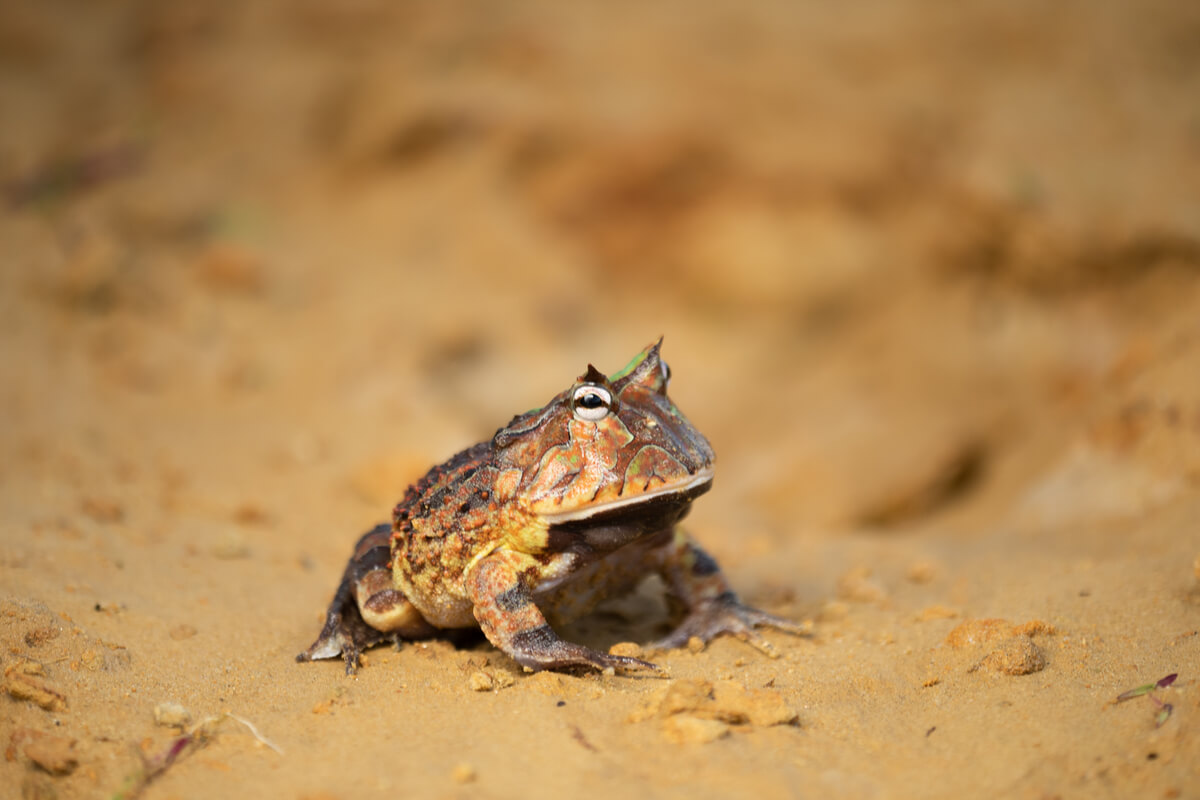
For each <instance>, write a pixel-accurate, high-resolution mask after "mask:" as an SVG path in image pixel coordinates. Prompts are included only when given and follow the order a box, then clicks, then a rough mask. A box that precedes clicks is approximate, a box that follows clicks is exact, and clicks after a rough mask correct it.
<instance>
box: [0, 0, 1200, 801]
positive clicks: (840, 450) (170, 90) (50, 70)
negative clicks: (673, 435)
mask: <svg viewBox="0 0 1200 801" xmlns="http://www.w3.org/2000/svg"><path fill="white" fill-rule="evenodd" d="M234 5H235V6H236V8H234V6H229V5H225V6H223V7H222V8H217V6H216V5H214V4H207V3H173V2H150V1H148V2H115V1H114V2H108V3H90V2H88V3H85V2H45V1H42V2H13V3H5V4H3V5H2V6H0V117H2V118H3V125H0V179H2V180H3V189H4V198H3V201H4V204H5V208H4V211H3V213H2V214H0V252H2V254H3V261H2V262H0V646H2V659H3V664H4V672H5V675H4V677H3V681H4V689H5V692H4V694H3V695H2V696H0V707H2V711H0V743H3V745H4V747H5V759H4V760H3V761H0V795H6V796H20V795H25V796H28V797H58V796H113V795H114V794H125V795H128V794H141V795H146V796H163V797H172V796H174V797H193V796H214V795H215V796H238V795H250V796H292V797H331V796H436V797H476V796H585V797H593V796H594V797H608V796H618V797H624V796H655V797H664V796H666V797H671V796H697V795H700V796H710V795H719V796H823V795H832V796H894V795H918V796H960V795H961V796H1048V797H1055V796H1094V797H1110V796H1139V797H1168V798H1173V797H1181V796H1182V797H1188V796H1190V797H1196V796H1198V795H1200V743H1198V733H1200V726H1198V722H1200V685H1198V684H1197V670H1198V668H1200V634H1198V629H1200V580H1198V577H1197V576H1198V574H1200V536H1198V533H1200V378H1198V376H1200V9H1198V7H1197V6H1196V5H1195V4H1192V3H1186V2H1179V3H1154V2H1147V3H1137V4H1134V3H1126V4H1101V3H1091V2H1089V3H1080V4H1069V3H1056V4H1053V5H1051V6H1045V5H1044V4H1031V5H1024V4H1020V3H1008V2H1004V3H991V4H971V5H970V6H969V7H968V6H963V5H959V4H945V3H931V4H925V5H898V4H869V5H861V4H854V5H853V6H852V7H846V8H838V9H837V10H835V9H834V8H833V6H832V5H828V6H826V5H817V4H800V3H787V2H779V3H769V2H763V3H755V4H750V5H743V4H740V3H732V2H731V3H728V4H725V3H706V4H694V3H675V4H652V5H645V4H621V3H617V4H613V3H604V4H601V3H588V4H558V3H551V2H546V3H540V4H533V3H513V4H504V5H500V4H473V5H471V4H459V3H436V4H434V3H428V4H417V3H391V2H368V1H367V0H356V2H349V3H338V4H331V3H326V2H317V1H316V0H313V1H312V2H293V3H286V4H283V3H280V4H266V3H245V4H234ZM335 5H336V8H335ZM659 335H665V337H666V341H665V344H664V351H663V352H664V355H665V356H666V358H667V359H668V360H669V361H670V363H671V366H672V369H673V372H674V376H675V378H674V381H673V384H672V395H673V396H674V398H675V399H676V400H677V402H678V403H679V405H680V406H681V407H682V408H683V409H684V410H685V411H686V412H687V413H688V415H689V417H690V418H691V419H692V420H693V421H694V422H695V424H696V425H697V426H698V427H699V428H700V429H701V430H703V431H704V432H705V433H706V434H707V435H708V436H709V438H710V439H711V440H712V442H713V443H714V446H715V447H716V449H717V452H718V457H719V461H718V470H717V478H716V483H715V488H714V490H713V492H712V493H710V494H709V495H708V496H706V497H704V498H703V499H701V500H700V501H699V502H698V503H697V505H696V508H695V509H694V511H693V514H692V516H691V518H689V525H690V528H691V530H692V532H693V533H694V534H695V535H696V536H697V537H698V538H699V539H700V540H701V541H702V542H704V543H705V544H706V545H707V546H708V547H709V548H710V550H711V551H712V552H713V553H714V554H715V555H716V556H717V558H718V559H719V561H720V562H721V563H722V564H723V566H724V567H725V569H726V571H727V572H728V574H729V575H730V577H731V579H732V580H733V582H734V584H735V585H736V587H737V588H738V590H739V591H740V592H741V593H742V595H743V597H745V598H746V599H747V600H749V601H751V602H752V603H755V604H757V605H760V606H763V607H765V608H767V609H769V610H772V611H774V612H776V613H779V614H783V615H788V616H791V617H793V618H795V619H797V620H808V621H811V622H812V635H811V636H810V637H794V636H789V635H785V634H782V633H771V634H770V635H769V636H770V639H771V641H772V642H773V643H774V644H775V646H776V648H777V649H778V656H777V658H773V659H772V658H768V657H767V656H764V655H762V654H760V653H759V652H757V651H755V650H753V649H752V648H750V647H749V646H747V645H746V644H744V643H741V642H738V641H737V640H733V639H728V638H726V639H722V640H719V641H717V642H715V643H713V644H711V645H710V646H709V647H708V648H707V649H704V650H702V651H692V650H678V651H671V652H668V653H660V654H656V655H654V658H655V659H657V660H658V661H660V662H661V663H662V664H664V665H666V666H668V667H669V669H670V671H671V674H672V677H671V679H670V680H662V679H651V678H634V677H623V676H602V675H595V674H569V673H540V674H533V675H531V674H526V673H523V672H522V671H521V670H520V669H519V668H518V667H517V666H516V665H515V664H514V663H513V662H511V661H510V660H509V659H507V658H506V657H504V656H503V655H502V654H501V653H499V652H498V651H496V650H495V649H493V648H491V647H490V646H489V645H488V644H487V643H486V642H484V641H482V640H479V641H475V642H471V641H468V642H466V643H463V644H458V645H455V644H451V643H448V642H444V641H433V642H429V643H422V644H411V645H407V646H406V647H404V648H403V649H401V650H399V651H393V650H390V649H387V648H377V649H375V650H372V651H371V652H370V653H369V655H368V659H367V665H366V666H365V668H364V669H363V670H361V671H360V672H359V675H358V676H357V677H353V678H348V677H346V676H345V675H343V672H342V666H341V664H340V663H338V662H336V661H331V662H323V663H319V664H296V663H295V662H293V661H292V658H293V656H294V655H295V654H296V653H297V652H298V651H300V650H301V649H303V648H304V647H306V646H307V645H308V644H309V642H311V640H312V638H313V637H314V636H315V634H316V631H317V629H318V627H319V623H320V619H321V615H322V613H323V610H324V608H325V604H326V603H327V601H328V599H329V597H330V595H331V593H332V591H333V589H334V586H335V584H336V582H337V580H338V578H339V576H340V573H341V571H342V568H343V565H344V563H345V559H346V557H347V555H348V553H349V549H350V547H351V545H352V543H353V541H354V539H355V537H356V536H357V535H358V534H359V533H360V532H361V531H363V530H365V529H366V528H367V527H369V526H370V525H372V524H374V523H375V522H377V521H380V520H384V519H386V518H387V516H388V514H389V511H390V508H391V506H392V504H393V503H394V502H395V501H396V500H397V499H398V498H399V497H400V496H401V495H402V493H403V490H404V487H405V486H406V485H407V483H408V482H409V481H411V480H413V479H415V478H416V477H418V476H419V475H420V474H421V473H422V472H424V470H425V469H426V468H427V467H429V466H430V465H431V464H433V463H434V462H436V461H439V460H441V459H443V458H445V457H446V456H448V455H450V454H451V453H453V452H455V451H456V450H458V449H460V448H462V447H465V446H466V445H468V444H470V443H472V442H475V441H477V440H479V439H482V438H484V437H486V436H489V435H490V434H491V433H492V431H493V430H494V429H495V428H496V427H497V426H499V425H500V424H502V423H504V422H505V421H507V420H508V418H509V417H510V416H511V415H513V414H514V413H516V412H519V411H523V410H525V409H528V408H530V407H533V406H535V405H539V404H541V403H543V402H544V401H545V400H546V399H548V398H549V397H550V396H551V395H553V394H554V393H555V392H557V391H558V390H559V389H561V388H562V387H563V386H565V385H566V384H568V383H569V382H570V381H572V380H573V379H574V377H575V376H576V375H578V374H579V373H580V372H581V371H582V370H583V368H584V366H585V365H586V364H587V363H588V362H589V361H591V362H594V363H595V364H596V365H598V366H599V367H601V368H602V369H604V370H606V371H612V370H615V369H617V368H619V367H620V366H621V365H623V364H624V363H625V362H626V361H627V360H628V359H629V358H630V357H631V356H632V355H633V354H634V353H635V352H637V351H638V350H639V349H640V348H641V347H642V346H643V345H645V344H646V343H647V342H650V341H652V340H653V339H655V338H656V337H658V336H659ZM655 590H656V588H655V587H654V586H653V585H652V584H651V585H649V586H647V587H644V588H643V589H642V591H641V592H640V593H639V594H638V595H637V596H635V597H634V598H632V599H626V600H625V601H623V602H620V603H616V604H614V605H613V606H612V607H611V608H607V609H605V610H603V611H601V612H600V613H597V614H595V615H593V616H591V617H590V618H587V619H585V620H583V621H580V622H578V623H576V624H574V625H573V626H572V627H570V629H569V630H568V631H567V633H568V635H569V636H570V637H571V638H574V639H577V640H580V641H584V642H587V643H589V644H592V645H594V646H596V647H602V648H606V647H609V646H612V645H613V644H616V643H620V642H643V643H644V642H648V641H650V640H652V639H653V638H655V637H656V636H658V635H659V634H661V633H662V632H663V631H664V629H665V626H666V625H667V620H666V617H665V611H664V607H663V605H662V603H661V600H660V599H659V596H658V594H657V593H656V592H655ZM1172 673H1177V674H1178V679H1177V680H1176V681H1175V683H1174V684H1173V685H1171V686H1169V687H1166V688H1162V689H1159V690H1157V691H1155V692H1154V693H1151V694H1149V695H1148V696H1144V697H1137V698H1133V699H1131V700H1128V701H1125V702H1123V703H1115V699H1116V697H1117V696H1118V694H1120V693H1122V692H1123V691H1126V690H1129V689H1132V688H1134V687H1137V686H1139V685H1143V684H1147V683H1153V682H1155V681H1156V680H1158V679H1160V678H1162V677H1164V676H1166V675H1168V674H1172ZM1167 704H1169V705H1170V712H1171V714H1170V715H1169V717H1165V720H1164V719H1163V716H1164V715H1165V712H1163V711H1162V710H1165V706H1164V705H1167ZM180 707H181V708H182V709H181V708H180ZM156 708H157V710H158V713H157V715H158V718H159V719H158V720H157V721H156ZM226 713H228V714H229V715H235V716H237V717H238V718H240V719H243V720H245V721H248V722H250V723H252V724H253V725H254V727H256V729H257V731H258V732H259V734H260V735H261V739H260V738H256V737H255V735H254V734H253V733H252V732H251V731H250V729H248V728H247V727H246V726H244V725H242V723H240V722H239V721H238V720H236V719H234V718H232V717H228V716H227V714H226ZM1159 721H1161V725H1157V726H1156V722H1159ZM181 737H183V738H185V739H182V740H181V739H180V738H181ZM172 747H175V748H176V749H177V751H178V753H177V754H175V756H174V758H173V760H170V764H169V765H168V764H167V762H168V758H167V755H168V754H170V753H171V752H170V750H169V749H171V748H172Z"/></svg>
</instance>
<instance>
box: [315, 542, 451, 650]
mask: <svg viewBox="0 0 1200 801" xmlns="http://www.w3.org/2000/svg"><path fill="white" fill-rule="evenodd" d="M391 535H392V527H391V526H390V525H387V524H381V525H378V526H376V527H375V528H373V529H371V530H370V531H368V532H367V533H366V534H364V535H363V536H362V537H361V538H360V539H359V541H358V544H357V545H356V546H355V548H354V555H353V556H352V557H350V562H349V563H348V564H347V565H346V571H345V573H343V574H342V583H341V584H339V585H338V589H337V592H336V593H335V594H334V596H333V601H332V602H331V603H330V604H329V611H327V612H326V613H325V626H324V628H322V629H321V634H320V635H319V636H318V637H317V641H316V642H314V643H313V644H312V645H310V646H309V647H308V650H306V651H305V652H304V653H302V654H299V655H297V656H296V661H297V662H309V661H312V660H314V659H329V658H331V657H335V656H337V655H338V654H341V655H342V658H343V659H345V660H346V673H347V674H353V673H354V671H355V669H356V668H357V667H358V655H359V654H360V653H361V652H362V651H364V650H366V649H367V648H370V647H371V646H372V645H375V644H377V643H381V642H384V641H391V642H394V643H396V644H397V645H399V644H400V638H401V637H404V638H407V639H416V638H419V637H428V636H430V635H432V634H434V633H435V632H436V629H434V628H433V627H432V626H430V625H429V624H428V623H427V622H425V620H424V618H422V617H421V615H420V614H419V613H418V612H417V610H416V608H415V607H413V605H412V604H411V603H409V602H408V600H407V599H406V598H405V597H404V595H403V594H402V593H401V592H400V591H398V590H397V589H395V587H394V586H393V585H392V572H391V570H390V569H389V568H388V560H389V558H390V539H391Z"/></svg>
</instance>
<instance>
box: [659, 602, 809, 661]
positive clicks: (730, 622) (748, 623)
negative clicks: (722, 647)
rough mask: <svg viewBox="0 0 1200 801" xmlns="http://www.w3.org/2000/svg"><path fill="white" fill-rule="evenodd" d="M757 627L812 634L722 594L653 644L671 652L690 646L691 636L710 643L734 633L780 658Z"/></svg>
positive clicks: (807, 630)
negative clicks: (721, 635)
mask: <svg viewBox="0 0 1200 801" xmlns="http://www.w3.org/2000/svg"><path fill="white" fill-rule="evenodd" d="M758 626H770V627H772V628H776V629H779V630H780V631H786V632H788V633H790V634H809V633H810V631H809V629H808V627H807V626H803V625H801V624H799V623H795V622H793V621H791V620H788V619H786V618H782V617H778V616H776V615H772V614H770V613H768V612H764V611H762V610H761V609H755V608H754V607H752V606H747V605H746V604H744V603H742V602H741V601H739V600H738V597H737V595H736V594H735V593H733V592H728V591H727V592H723V593H721V594H720V595H718V596H716V597H715V598H712V599H709V600H705V601H703V602H701V603H700V604H698V605H697V606H696V608H694V609H693V610H692V611H691V612H690V613H688V616H687V617H685V618H684V619H683V622H682V623H680V624H679V626H678V627H676V629H675V630H674V631H672V632H671V633H670V634H668V635H667V636H666V637H664V638H663V639H661V640H659V641H658V642H656V643H654V645H653V647H654V648H661V649H664V650H666V649H670V648H680V647H682V646H684V645H687V643H688V641H689V640H690V639H691V638H692V637H698V638H699V639H700V640H701V641H702V642H706V643H707V642H710V641H711V640H712V639H713V638H714V637H716V636H717V635H719V634H732V635H733V636H735V637H737V638H738V639H740V640H742V641H743V642H746V643H749V644H750V645H753V646H754V647H755V648H757V649H758V650H760V651H762V652H763V653H764V654H766V655H767V656H770V657H772V658H774V657H777V656H779V653H778V652H777V651H776V650H775V646H774V645H772V644H771V643H770V642H769V641H768V640H766V639H765V638H764V637H763V636H762V635H761V634H759V632H758V630H757V627H758Z"/></svg>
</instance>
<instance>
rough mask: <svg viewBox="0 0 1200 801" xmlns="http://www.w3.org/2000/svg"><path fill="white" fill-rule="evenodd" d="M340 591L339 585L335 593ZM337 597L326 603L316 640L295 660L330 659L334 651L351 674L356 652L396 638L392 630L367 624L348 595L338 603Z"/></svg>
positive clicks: (356, 663)
mask: <svg viewBox="0 0 1200 801" xmlns="http://www.w3.org/2000/svg"><path fill="white" fill-rule="evenodd" d="M340 595H342V591H341V589H340V588H339V590H338V596H340ZM338 600H339V599H338V597H337V596H335V597H334V602H333V604H332V605H330V608H329V612H327V613H326V615H325V626H324V628H322V629H321V634H320V635H319V636H318V637H317V640H316V642H314V643H313V644H312V645H310V646H309V647H308V649H307V650H305V651H304V652H302V653H299V654H296V661H297V662H311V661H313V660H314V659H331V658H333V657H335V656H337V655H338V654H341V655H342V658H343V659H344V660H345V661H346V675H354V671H355V670H356V669H357V668H358V655H359V654H360V653H362V652H363V651H364V650H366V649H367V648H370V647H371V646H372V645H376V644H377V643H381V642H383V641H384V640H393V641H397V638H396V635H395V634H388V633H386V632H382V631H379V630H378V629H374V628H371V627H370V626H368V625H367V623H366V621H364V620H363V619H362V615H361V614H359V611H358V606H357V604H355V603H354V599H353V598H352V597H348V598H346V599H345V601H346V602H344V603H341V604H339V603H338Z"/></svg>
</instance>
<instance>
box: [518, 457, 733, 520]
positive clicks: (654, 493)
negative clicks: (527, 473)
mask: <svg viewBox="0 0 1200 801" xmlns="http://www.w3.org/2000/svg"><path fill="white" fill-rule="evenodd" d="M712 478H713V469H712V468H711V467H707V468H705V469H703V470H700V471H698V472H697V473H696V475H694V476H692V477H691V478H689V479H688V480H687V481H686V482H681V483H678V484H668V485H666V486H662V487H658V488H656V489H652V490H650V491H649V492H642V493H639V494H637V495H634V496H631V497H629V498H618V499H616V500H615V501H608V502H607V503H598V504H595V505H593V506H589V507H587V508H585V509H578V510H576V511H573V512H560V513H558V514H552V515H543V516H542V519H543V520H544V521H545V522H546V523H548V524H549V525H551V526H556V525H561V524H563V523H570V522H573V521H577V520H588V519H590V518H593V517H595V516H597V515H603V514H608V513H610V512H613V511H615V510H617V509H621V508H624V507H626V506H640V505H642V504H653V503H654V502H657V501H661V500H667V498H668V497H669V496H676V495H678V496H686V497H687V499H688V500H690V499H691V498H695V497H698V496H700V495H703V494H704V493H705V492H708V489H709V487H711V486H712Z"/></svg>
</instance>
